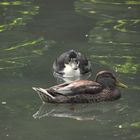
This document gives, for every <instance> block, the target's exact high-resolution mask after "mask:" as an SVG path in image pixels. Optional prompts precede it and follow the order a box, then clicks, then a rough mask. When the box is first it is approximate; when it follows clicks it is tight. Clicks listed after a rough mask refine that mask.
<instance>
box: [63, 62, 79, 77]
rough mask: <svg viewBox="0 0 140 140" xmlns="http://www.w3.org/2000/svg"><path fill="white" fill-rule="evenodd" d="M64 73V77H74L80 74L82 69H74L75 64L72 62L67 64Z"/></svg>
mask: <svg viewBox="0 0 140 140" xmlns="http://www.w3.org/2000/svg"><path fill="white" fill-rule="evenodd" d="M63 72H64V75H63V77H74V76H80V70H79V68H78V69H76V70H74V69H73V66H72V65H70V64H65V68H64V70H63Z"/></svg>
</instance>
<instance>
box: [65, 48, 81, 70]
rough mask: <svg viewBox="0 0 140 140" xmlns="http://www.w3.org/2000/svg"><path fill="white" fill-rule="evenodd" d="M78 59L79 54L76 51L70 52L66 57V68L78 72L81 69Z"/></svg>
mask: <svg viewBox="0 0 140 140" xmlns="http://www.w3.org/2000/svg"><path fill="white" fill-rule="evenodd" d="M77 57H78V54H77V52H76V51H75V50H70V51H69V52H68V53H67V55H66V58H65V61H64V66H65V67H69V68H71V69H73V70H77V69H78V67H79V61H78V58H77Z"/></svg>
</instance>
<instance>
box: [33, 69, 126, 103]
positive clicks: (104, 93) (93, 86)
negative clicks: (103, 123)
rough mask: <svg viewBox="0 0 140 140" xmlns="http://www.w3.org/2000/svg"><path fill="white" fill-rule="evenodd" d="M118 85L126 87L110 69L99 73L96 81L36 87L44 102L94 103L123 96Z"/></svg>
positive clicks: (78, 81)
mask: <svg viewBox="0 0 140 140" xmlns="http://www.w3.org/2000/svg"><path fill="white" fill-rule="evenodd" d="M117 86H120V87H123V88H126V85H124V84H122V83H121V82H119V81H118V80H117V79H116V78H115V76H114V75H113V74H112V73H111V72H108V71H101V72H99V73H97V75H96V79H95V81H90V80H77V81H73V82H70V83H63V84H60V85H56V86H53V87H50V88H47V89H43V88H35V87H33V89H34V90H35V91H36V92H37V93H38V95H39V96H40V98H41V99H42V101H43V102H51V103H93V102H100V101H113V100H116V99H119V98H120V97H121V92H120V90H119V89H118V88H117Z"/></svg>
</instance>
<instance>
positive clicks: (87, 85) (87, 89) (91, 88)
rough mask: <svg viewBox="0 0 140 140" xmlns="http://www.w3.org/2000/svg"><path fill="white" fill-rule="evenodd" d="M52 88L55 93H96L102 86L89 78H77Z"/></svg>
mask: <svg viewBox="0 0 140 140" xmlns="http://www.w3.org/2000/svg"><path fill="white" fill-rule="evenodd" d="M52 88H53V90H54V91H55V92H56V93H59V94H62V95H76V94H81V93H82V94H96V93H98V92H100V91H101V90H102V86H101V85H100V84H99V83H97V82H94V81H89V80H78V81H74V82H71V83H66V84H63V85H61V86H59V85H58V86H54V87H52Z"/></svg>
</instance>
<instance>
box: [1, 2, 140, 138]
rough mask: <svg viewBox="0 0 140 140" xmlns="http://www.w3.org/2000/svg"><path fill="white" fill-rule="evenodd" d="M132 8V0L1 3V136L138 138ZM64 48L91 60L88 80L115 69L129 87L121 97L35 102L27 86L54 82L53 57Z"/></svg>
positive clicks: (135, 15)
mask: <svg viewBox="0 0 140 140" xmlns="http://www.w3.org/2000/svg"><path fill="white" fill-rule="evenodd" d="M139 9H140V2H139V1H138V0H135V1H134V0H118V1H115V0H106V1H105V0H59V1H58V0H36V1H35V0H28V1H27V0H19V1H14V0H13V1H9V0H2V1H0V13H1V14H0V19H1V20H0V139H2V140H8V139H10V140H25V139H30V140H35V139H39V140H45V139H51V140H63V139H67V140H69V139H73V140H82V139H87V140H91V139H92V140H93V139H95V140H97V139H98V140H112V139H113V140H118V139H120V140H125V139H126V140H129V139H130V140H132V139H134V140H138V139H140V134H139V130H140V119H139V118H140V117H139V116H140V109H139V107H140V103H139V99H140V94H139V92H140V86H139V83H140V58H139V54H140V48H139V46H140V40H139V37H140V14H139V13H140V10H139ZM69 49H75V50H77V51H80V52H82V53H84V54H85V55H86V56H87V57H88V58H89V59H90V60H91V62H92V67H93V71H92V76H91V77H90V79H94V77H95V74H96V73H97V72H98V71H100V70H104V69H107V70H110V71H112V72H114V73H116V75H117V76H118V77H119V79H121V81H124V82H125V83H126V84H127V85H128V87H129V88H128V89H126V90H122V98H121V99H120V100H117V101H114V102H107V103H95V104H79V105H70V104H68V105H63V104H62V105H56V104H55V105H53V104H46V105H42V102H41V100H40V99H39V97H38V95H37V94H36V93H35V92H34V91H33V90H32V89H31V87H32V86H37V87H38V86H41V87H49V86H52V85H55V84H57V81H56V79H55V78H54V76H53V71H52V63H53V61H54V60H55V58H56V57H57V56H58V55H60V54H61V53H62V52H64V51H67V50H69ZM37 111H38V112H37ZM35 113H36V114H35ZM33 114H34V116H33ZM35 118H36V119H35Z"/></svg>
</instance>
